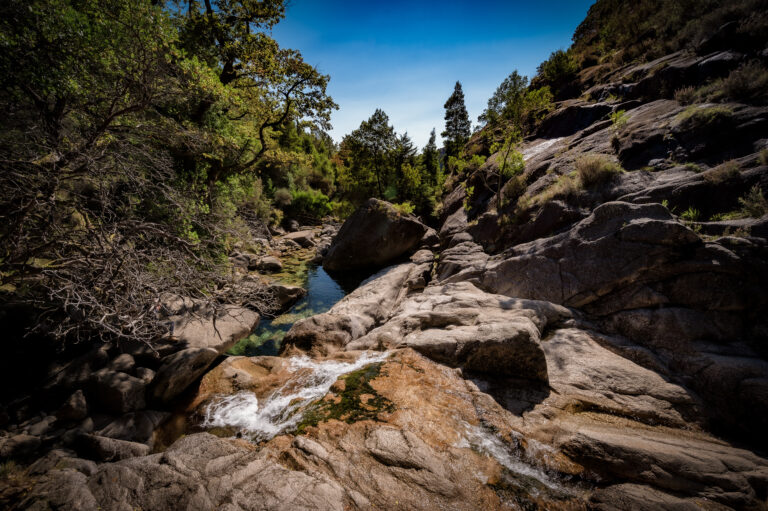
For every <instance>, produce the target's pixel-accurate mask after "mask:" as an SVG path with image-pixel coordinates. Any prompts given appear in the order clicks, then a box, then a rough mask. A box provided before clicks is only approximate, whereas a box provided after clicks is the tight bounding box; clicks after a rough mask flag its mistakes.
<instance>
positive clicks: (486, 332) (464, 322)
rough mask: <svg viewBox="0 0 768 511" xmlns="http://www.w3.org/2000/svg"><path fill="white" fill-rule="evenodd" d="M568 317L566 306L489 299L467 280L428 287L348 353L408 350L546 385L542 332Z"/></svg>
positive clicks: (399, 308)
mask: <svg viewBox="0 0 768 511" xmlns="http://www.w3.org/2000/svg"><path fill="white" fill-rule="evenodd" d="M570 316H571V313H570V312H569V311H568V310H567V309H565V308H564V307H559V306H557V305H553V304H550V303H547V302H536V301H532V300H515V299H510V298H507V297H504V296H500V295H491V294H488V293H484V292H483V291H481V290H479V289H477V288H476V287H475V286H473V285H472V284H470V283H468V282H460V283H457V284H447V285H441V286H430V287H428V288H427V289H426V290H425V291H424V292H423V293H421V294H417V295H415V296H413V297H411V298H409V299H408V300H406V301H405V302H403V303H402V304H401V305H400V306H398V308H397V310H396V311H395V312H394V313H393V314H392V317H391V318H390V319H389V320H388V321H387V322H386V323H385V324H384V325H383V326H381V327H378V328H375V329H374V330H372V331H371V332H369V333H368V334H366V335H365V336H363V337H360V338H359V339H357V340H355V341H352V342H351V343H349V344H348V345H347V349H371V348H379V349H381V348H402V347H410V348H413V349H415V350H416V351H418V352H420V353H422V354H424V355H426V356H427V357H429V358H431V359H433V360H436V361H439V362H441V363H444V364H448V365H451V366H454V367H456V366H458V367H463V368H464V369H466V370H469V371H476V372H482V373H489V374H493V375H496V376H506V377H516V378H522V379H531V380H538V381H543V382H546V381H547V366H546V362H545V359H544V352H543V350H542V348H541V337H542V333H543V332H545V331H546V329H547V327H548V326H550V325H552V324H556V323H558V322H560V321H562V320H565V319H567V318H570Z"/></svg>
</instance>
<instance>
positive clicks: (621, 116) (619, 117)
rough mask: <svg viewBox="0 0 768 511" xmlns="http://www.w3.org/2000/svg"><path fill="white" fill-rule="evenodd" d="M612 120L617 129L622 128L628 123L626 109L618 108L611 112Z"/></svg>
mask: <svg viewBox="0 0 768 511" xmlns="http://www.w3.org/2000/svg"><path fill="white" fill-rule="evenodd" d="M611 122H612V123H613V128H614V129H615V130H620V129H621V128H623V127H624V126H625V125H626V124H627V112H626V110H617V111H615V112H613V113H612V114H611Z"/></svg>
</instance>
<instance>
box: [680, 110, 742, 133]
mask: <svg viewBox="0 0 768 511" xmlns="http://www.w3.org/2000/svg"><path fill="white" fill-rule="evenodd" d="M732 118H733V110H731V109H730V108H728V107H725V106H706V107H705V106H695V105H692V106H689V107H688V108H686V109H685V110H683V111H682V112H680V113H679V114H677V117H676V119H677V122H679V123H680V125H681V126H683V127H690V128H693V127H697V128H701V127H707V126H717V125H723V124H724V123H726V122H728V121H730V120H731V119H732Z"/></svg>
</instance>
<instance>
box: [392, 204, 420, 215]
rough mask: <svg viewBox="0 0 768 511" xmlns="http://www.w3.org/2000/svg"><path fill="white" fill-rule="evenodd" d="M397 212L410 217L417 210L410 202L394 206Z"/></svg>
mask: <svg viewBox="0 0 768 511" xmlns="http://www.w3.org/2000/svg"><path fill="white" fill-rule="evenodd" d="M392 206H393V207H394V208H395V210H396V211H397V212H398V213H400V214H401V215H410V214H412V213H413V210H414V209H416V208H415V207H414V205H413V204H411V203H410V202H408V201H405V202H400V203H396V204H392Z"/></svg>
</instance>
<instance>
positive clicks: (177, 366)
mask: <svg viewBox="0 0 768 511" xmlns="http://www.w3.org/2000/svg"><path fill="white" fill-rule="evenodd" d="M218 356H219V353H218V352H217V351H216V350H214V349H212V348H188V349H185V350H182V351H180V352H178V353H174V354H173V355H170V356H168V357H166V358H164V359H163V364H162V365H161V366H160V369H158V371H157V375H156V376H155V378H154V380H152V384H151V385H150V387H149V395H150V396H151V398H152V400H154V401H157V402H160V403H168V402H170V401H171V400H173V398H175V397H177V396H178V395H180V394H181V393H183V392H184V391H185V390H186V389H187V387H189V386H190V385H192V384H193V383H194V382H195V381H196V380H197V379H198V378H200V377H201V376H202V375H203V374H204V373H205V371H206V370H207V369H208V367H210V365H211V364H212V363H213V361H214V360H216V358H217V357H218Z"/></svg>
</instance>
